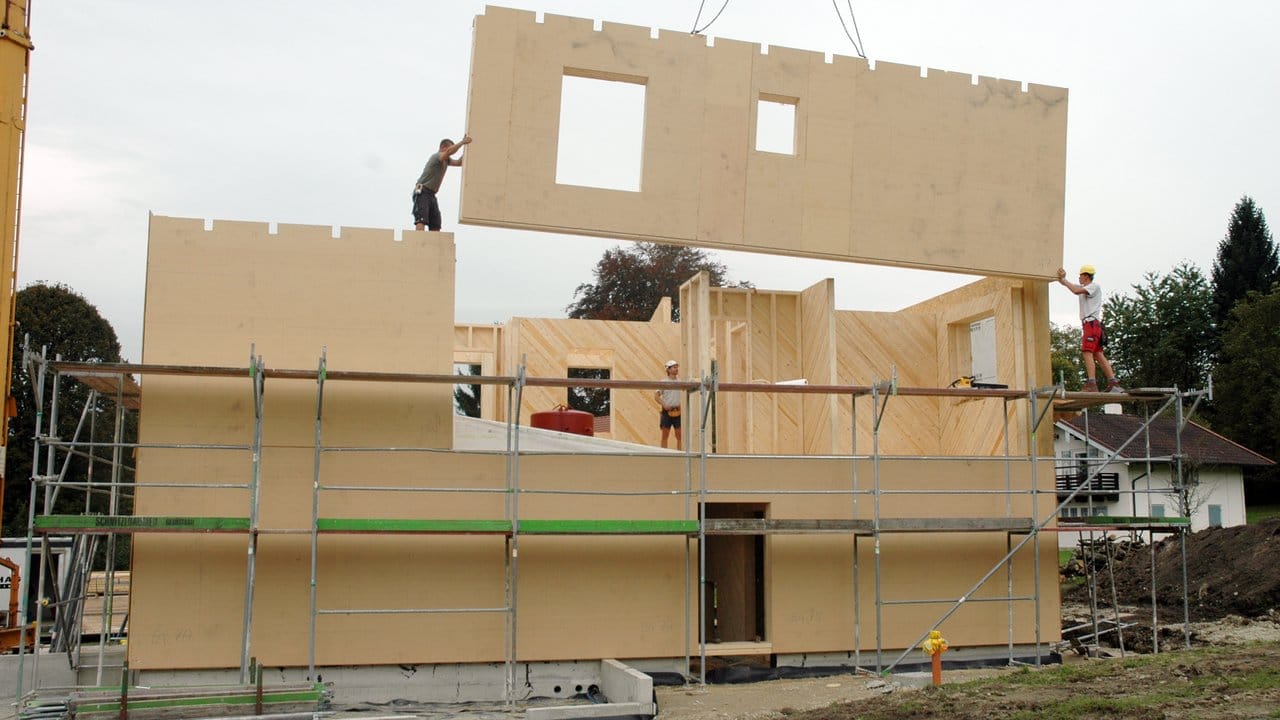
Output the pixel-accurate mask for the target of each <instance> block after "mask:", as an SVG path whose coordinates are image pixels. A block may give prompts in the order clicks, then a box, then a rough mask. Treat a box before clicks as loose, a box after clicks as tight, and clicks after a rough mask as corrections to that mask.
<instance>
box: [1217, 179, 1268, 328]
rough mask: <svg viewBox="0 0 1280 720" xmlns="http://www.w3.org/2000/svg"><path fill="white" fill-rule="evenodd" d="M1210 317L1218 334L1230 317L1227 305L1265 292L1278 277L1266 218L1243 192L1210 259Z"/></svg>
mask: <svg viewBox="0 0 1280 720" xmlns="http://www.w3.org/2000/svg"><path fill="white" fill-rule="evenodd" d="M1211 277H1212V281H1213V319H1214V322H1215V324H1216V326H1217V328H1218V331H1219V334H1221V333H1222V332H1224V331H1225V330H1226V328H1227V324H1228V323H1229V322H1230V319H1231V308H1232V307H1234V306H1235V304H1236V303H1237V302H1239V301H1240V300H1242V299H1244V297H1245V296H1246V295H1248V294H1249V293H1251V292H1259V293H1263V294H1266V293H1268V292H1270V291H1271V285H1272V283H1275V282H1278V281H1280V258H1277V255H1276V245H1275V243H1274V242H1273V241H1272V239H1271V231H1270V230H1269V229H1268V228H1267V218H1266V217H1265V216H1264V215H1263V214H1262V209H1261V208H1259V207H1258V206H1257V205H1256V204H1255V203H1254V202H1253V198H1251V197H1249V196H1248V195H1245V196H1244V197H1242V198H1240V202H1238V203H1236V206H1235V209H1234V210H1232V211H1231V220H1230V221H1228V223H1227V234H1226V236H1225V237H1224V238H1222V241H1221V242H1219V243H1218V255H1217V258H1215V259H1214V261H1213V271H1212V274H1211Z"/></svg>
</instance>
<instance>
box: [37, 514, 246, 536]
mask: <svg viewBox="0 0 1280 720" xmlns="http://www.w3.org/2000/svg"><path fill="white" fill-rule="evenodd" d="M35 530H36V532H43V533H59V534H62V533H103V532H124V533H138V532H164V533H172V532H203V533H217V532H221V533H242V532H248V531H249V518H243V517H179V516H156V515H41V516H38V517H36V519H35Z"/></svg>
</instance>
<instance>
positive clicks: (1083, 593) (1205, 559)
mask: <svg viewBox="0 0 1280 720" xmlns="http://www.w3.org/2000/svg"><path fill="white" fill-rule="evenodd" d="M1121 542H1123V541H1121ZM1113 556H1114V557H1115V560H1114V568H1113V570H1114V575H1115V587H1116V595H1117V597H1118V599H1119V601H1120V602H1121V603H1125V604H1131V605H1139V606H1141V605H1149V604H1150V602H1151V553H1150V551H1149V550H1147V549H1146V548H1143V549H1142V550H1141V551H1133V552H1121V553H1115V554H1114V555H1113ZM1155 556H1156V575H1155V585H1156V602H1157V603H1158V604H1159V605H1160V606H1161V607H1162V608H1168V609H1170V610H1174V609H1176V610H1177V612H1178V614H1179V615H1180V614H1181V607H1182V548H1181V543H1180V541H1179V538H1178V536H1176V535H1172V536H1169V537H1167V538H1165V539H1163V540H1160V541H1158V542H1157V543H1156V547H1155ZM1277 557H1280V518H1271V519H1269V520H1266V521H1264V522H1261V523H1258V524H1256V525H1241V526H1238V527H1229V528H1209V529H1208V530H1202V531H1200V532H1198V533H1193V534H1191V535H1188V536H1187V588H1188V593H1189V600H1190V612H1191V618H1192V619H1193V620H1214V619H1218V618H1222V617H1225V616H1227V615H1240V616H1243V617H1246V618H1256V617H1262V616H1268V615H1269V616H1272V617H1275V616H1276V614H1277V613H1280V562H1277V561H1276V558H1277ZM1100 559H1101V560H1102V563H1101V569H1100V570H1099V572H1098V573H1097V576H1096V577H1097V592H1098V597H1099V601H1100V602H1103V603H1104V604H1108V605H1109V604H1110V593H1111V585H1110V573H1108V572H1107V571H1106V568H1105V557H1104V556H1103V555H1101V554H1097V555H1095V557H1094V559H1093V562H1092V563H1091V566H1092V567H1099V565H1100V562H1099V560H1100ZM1063 597H1064V599H1067V600H1074V601H1077V602H1081V601H1083V602H1088V586H1087V584H1085V585H1081V586H1079V587H1074V588H1072V589H1071V590H1069V591H1065V592H1064V593H1063Z"/></svg>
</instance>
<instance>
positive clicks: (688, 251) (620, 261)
mask: <svg viewBox="0 0 1280 720" xmlns="http://www.w3.org/2000/svg"><path fill="white" fill-rule="evenodd" d="M703 270H706V271H707V272H708V273H709V274H710V275H711V284H712V285H713V286H716V287H723V286H725V285H728V284H729V277H728V271H727V270H726V269H725V266H724V264H723V263H720V262H717V261H716V260H714V259H713V258H712V257H711V256H710V255H709V254H708V253H707V252H706V251H704V250H700V249H698V248H691V247H684V246H680V245H660V244H658V243H645V242H642V243H635V244H634V245H632V246H630V247H613V248H609V249H608V250H606V251H605V252H604V256H602V257H601V258H600V261H599V262H598V263H596V268H595V270H594V271H593V273H594V275H595V282H594V283H583V284H581V285H579V286H578V287H577V288H576V289H575V290H574V291H573V298H574V299H573V302H571V303H569V305H568V307H566V308H565V312H567V313H568V314H569V317H571V318H579V319H588V320H648V319H649V318H650V317H652V316H653V311H654V310H655V309H657V307H658V303H659V302H661V301H662V298H664V297H669V298H671V319H672V320H679V319H680V286H681V285H682V284H683V283H684V282H685V281H686V280H688V279H689V278H691V277H693V276H694V275H696V274H697V273H699V272H701V271H703ZM735 287H751V284H750V283H745V282H742V283H737V284H736V285H735Z"/></svg>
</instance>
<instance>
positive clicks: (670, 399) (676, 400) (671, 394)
mask: <svg viewBox="0 0 1280 720" xmlns="http://www.w3.org/2000/svg"><path fill="white" fill-rule="evenodd" d="M666 381H667V382H680V381H679V380H673V379H671V378H667V379H666ZM659 392H660V393H661V394H662V395H661V398H660V402H661V403H662V407H664V408H678V407H680V390H679V389H671V390H660V391H659Z"/></svg>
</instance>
